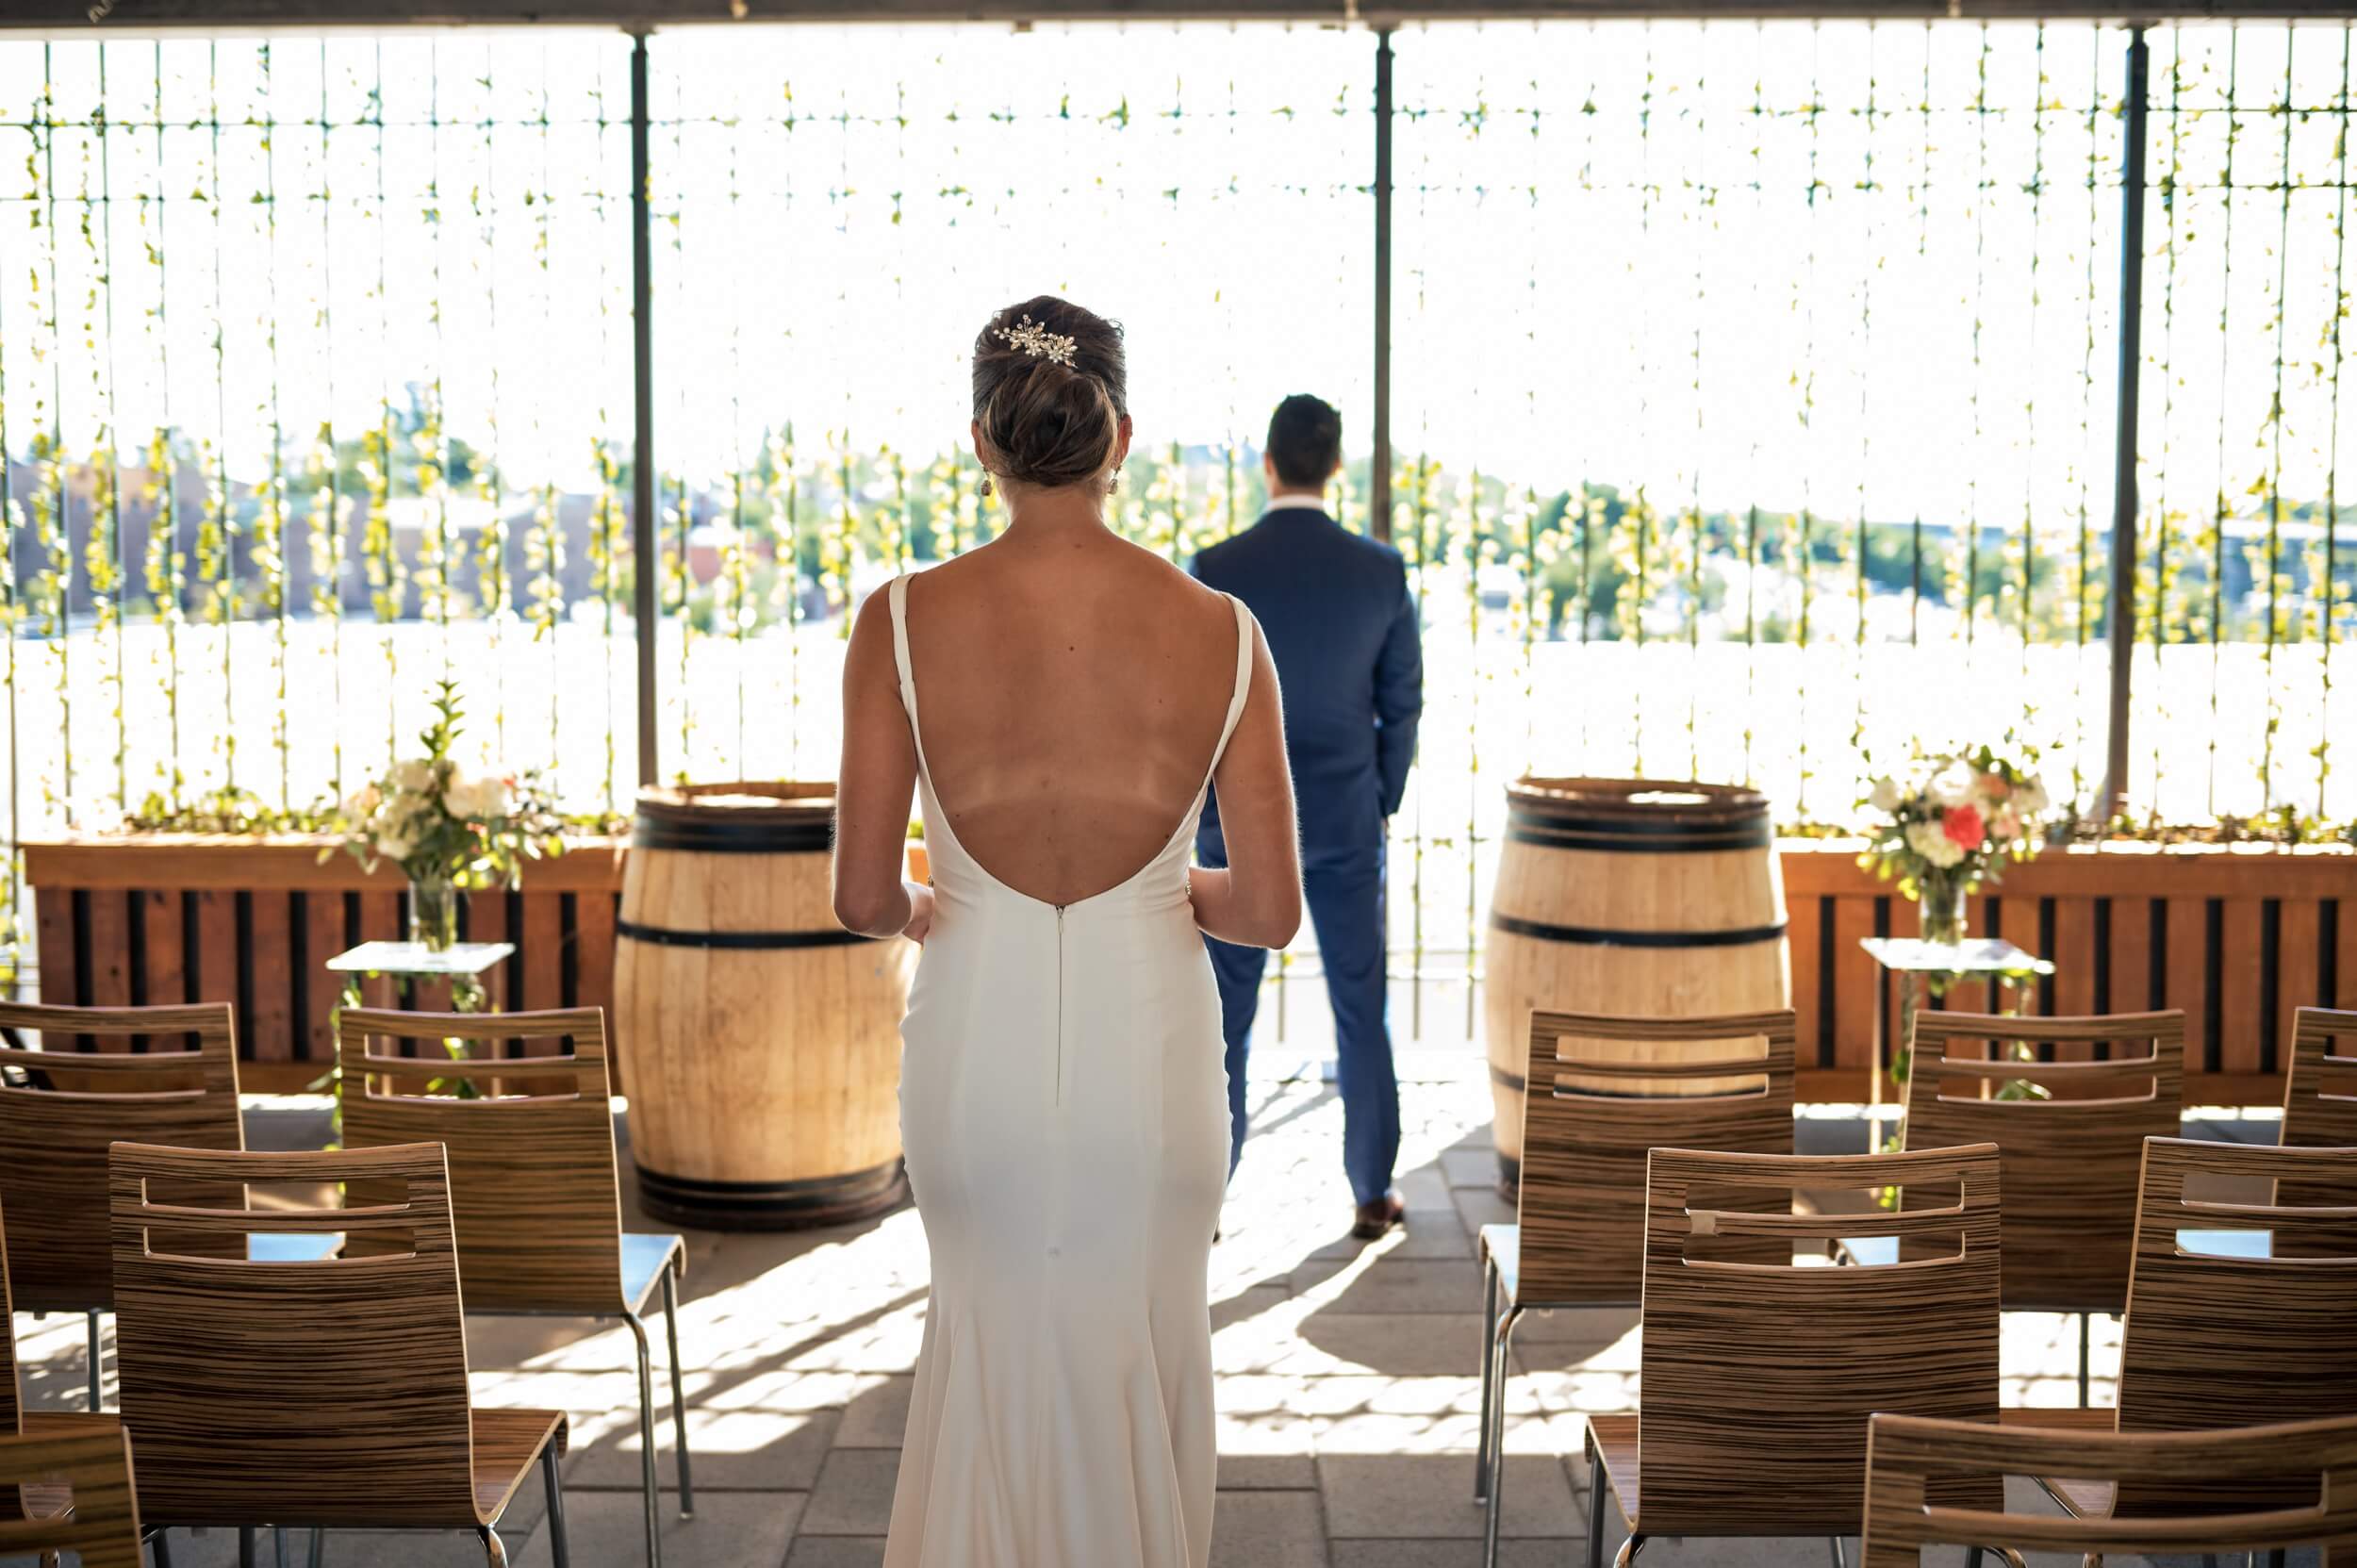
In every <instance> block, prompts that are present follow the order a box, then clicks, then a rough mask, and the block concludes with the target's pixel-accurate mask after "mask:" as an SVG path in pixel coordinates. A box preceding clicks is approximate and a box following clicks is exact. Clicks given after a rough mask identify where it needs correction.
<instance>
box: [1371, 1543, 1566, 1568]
mask: <svg viewBox="0 0 2357 1568" xmlns="http://www.w3.org/2000/svg"><path fill="white" fill-rule="evenodd" d="M1587 1553H1588V1543H1587V1539H1586V1538H1585V1537H1582V1538H1581V1539H1580V1540H1578V1541H1575V1542H1574V1541H1548V1540H1544V1539H1539V1540H1525V1541H1505V1540H1501V1541H1500V1542H1499V1543H1498V1568H1585V1564H1586V1563H1587V1560H1588V1556H1587ZM1327 1558H1328V1560H1329V1562H1330V1563H1331V1565H1332V1568H1481V1543H1480V1542H1478V1541H1344V1540H1342V1539H1340V1538H1337V1539H1336V1540H1335V1541H1334V1542H1333V1543H1331V1545H1330V1546H1329V1547H1328V1549H1327Z"/></svg>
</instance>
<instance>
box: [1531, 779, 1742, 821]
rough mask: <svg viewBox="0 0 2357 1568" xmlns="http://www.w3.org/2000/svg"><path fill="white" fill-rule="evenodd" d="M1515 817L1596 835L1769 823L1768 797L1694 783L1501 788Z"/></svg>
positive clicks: (1590, 782) (1585, 782)
mask: <svg viewBox="0 0 2357 1568" xmlns="http://www.w3.org/2000/svg"><path fill="white" fill-rule="evenodd" d="M1506 798H1507V803H1508V806H1509V807H1510V808H1511V810H1512V812H1513V814H1514V815H1515V816H1517V817H1534V818H1537V819H1539V820H1541V821H1544V822H1548V823H1555V824H1561V825H1567V826H1568V825H1582V826H1591V827H1593V828H1596V829H1599V830H1606V831H1609V830H1612V829H1616V828H1617V829H1620V830H1623V831H1634V832H1647V833H1662V832H1675V831H1677V830H1679V829H1681V828H1685V829H1707V828H1713V827H1726V828H1735V827H1746V828H1748V827H1752V826H1754V825H1755V824H1756V825H1764V824H1765V823H1766V822H1767V820H1768V797H1767V796H1765V795H1762V794H1761V793H1760V792H1759V791H1757V790H1755V789H1750V788H1746V787H1745V786H1743V785H1741V784H1704V783H1702V782H1700V781H1699V780H1674V781H1673V780H1660V779H1580V778H1542V777H1540V776H1538V775H1535V774H1527V773H1526V774H1525V775H1524V776H1523V777H1521V778H1519V779H1517V780H1515V781H1514V782H1513V783H1512V784H1508V785H1507V786H1506Z"/></svg>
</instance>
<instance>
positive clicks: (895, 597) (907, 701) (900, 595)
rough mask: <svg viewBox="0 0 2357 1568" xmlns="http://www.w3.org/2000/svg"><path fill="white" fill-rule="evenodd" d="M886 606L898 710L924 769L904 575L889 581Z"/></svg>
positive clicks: (923, 745) (906, 583) (907, 591)
mask: <svg viewBox="0 0 2357 1568" xmlns="http://www.w3.org/2000/svg"><path fill="white" fill-rule="evenodd" d="M885 593H886V602H888V603H889V604H890V605H891V608H892V663H893V667H894V668H897V669H898V671H899V672H900V706H902V707H903V708H906V709H907V710H908V716H909V737H910V738H911V739H912V740H914V741H915V742H916V766H917V767H918V768H919V769H920V770H922V769H923V767H924V766H925V737H924V736H923V735H922V734H919V733H918V732H917V728H916V672H915V668H914V667H912V666H911V665H910V663H909V578H908V573H907V572H905V571H904V572H902V573H900V575H899V576H898V577H895V578H894V579H893V580H892V584H891V586H890V587H889V588H887V589H886V590H885Z"/></svg>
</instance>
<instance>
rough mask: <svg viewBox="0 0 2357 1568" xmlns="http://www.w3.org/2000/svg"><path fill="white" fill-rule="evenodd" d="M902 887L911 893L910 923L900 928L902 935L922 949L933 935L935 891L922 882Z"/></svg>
mask: <svg viewBox="0 0 2357 1568" xmlns="http://www.w3.org/2000/svg"><path fill="white" fill-rule="evenodd" d="M901 885H902V886H904V887H906V888H907V889H908V892H909V923H908V924H907V925H905V926H902V927H901V928H900V934H901V935H903V936H905V937H907V938H908V939H909V940H910V941H912V942H914V943H915V944H916V945H917V946H918V947H920V948H921V947H923V946H924V945H925V938H926V937H927V936H930V935H931V934H932V929H933V890H932V889H931V887H928V886H927V885H926V884H925V883H921V882H912V883H902V884H901Z"/></svg>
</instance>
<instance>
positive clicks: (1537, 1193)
mask: <svg viewBox="0 0 2357 1568" xmlns="http://www.w3.org/2000/svg"><path fill="white" fill-rule="evenodd" d="M1796 1037H1797V1036H1796V1030H1795V1026H1794V1023H1793V1016H1792V1014H1791V1013H1790V1012H1788V1011H1787V1012H1779V1013H1756V1014H1739V1015H1729V1016H1720V1017H1704V1018H1614V1017H1601V1016H1584V1015H1574V1014H1566V1013H1538V1014H1534V1015H1532V1016H1531V1020H1530V1054H1529V1059H1528V1062H1527V1065H1526V1071H1525V1081H1524V1091H1523V1150H1524V1153H1523V1173H1522V1191H1521V1197H1520V1201H1519V1206H1518V1208H1517V1210H1516V1223H1514V1224H1512V1225H1485V1226H1483V1227H1482V1228H1481V1235H1480V1242H1481V1261H1482V1312H1481V1321H1482V1324H1483V1326H1484V1329H1485V1332H1484V1334H1483V1343H1482V1359H1481V1430H1480V1435H1479V1438H1478V1442H1477V1447H1476V1452H1475V1460H1474V1496H1475V1498H1487V1497H1488V1496H1489V1494H1490V1475H1491V1471H1492V1465H1493V1461H1494V1455H1495V1450H1494V1449H1493V1448H1492V1446H1491V1443H1490V1434H1491V1429H1492V1425H1493V1422H1492V1408H1493V1406H1496V1405H1498V1404H1501V1403H1502V1402H1503V1401H1504V1399H1505V1397H1506V1379H1507V1376H1508V1374H1507V1364H1508V1363H1507V1348H1508V1341H1509V1340H1510V1339H1511V1337H1512V1335H1513V1332H1514V1325H1515V1324H1516V1322H1518V1321H1519V1320H1520V1319H1521V1317H1522V1315H1523V1314H1524V1313H1525V1312H1548V1311H1554V1310H1558V1309H1568V1308H1580V1307H1634V1306H1636V1305H1637V1304H1638V1300H1639V1297H1640V1295H1641V1293H1642V1287H1643V1283H1644V1260H1645V1159H1646V1156H1647V1155H1648V1154H1649V1153H1651V1152H1652V1151H1653V1150H1654V1149H1655V1148H1656V1147H1665V1146H1666V1147H1680V1148H1713V1149H1728V1150H1737V1151H1741V1152H1747V1153H1754V1154H1789V1153H1791V1152H1792V1065H1793V1055H1794V1042H1795V1039H1796ZM1758 1041H1765V1050H1764V1053H1763V1051H1762V1049H1761V1048H1760V1047H1759V1046H1758V1045H1757V1044H1755V1042H1758ZM1632 1045H1642V1046H1644V1047H1645V1048H1647V1055H1648V1058H1649V1059H1648V1060H1646V1061H1644V1062H1641V1063H1640V1062H1631V1061H1626V1060H1617V1059H1615V1058H1617V1057H1619V1056H1621V1055H1624V1048H1625V1047H1628V1046H1632ZM1599 1048H1601V1049H1599ZM1731 1070H1733V1071H1734V1072H1737V1073H1739V1074H1741V1075H1744V1076H1739V1077H1737V1078H1734V1079H1733V1080H1730V1079H1729V1076H1728V1075H1729V1073H1730V1071H1731ZM1640 1079H1641V1080H1646V1081H1651V1082H1652V1083H1655V1084H1658V1083H1659V1082H1661V1081H1665V1080H1671V1081H1695V1080H1703V1079H1711V1080H1717V1081H1719V1082H1720V1083H1722V1084H1724V1083H1728V1082H1730V1081H1731V1082H1732V1083H1733V1084H1734V1085H1735V1086H1734V1087H1731V1088H1718V1089H1714V1090H1713V1092H1710V1093H1706V1094H1696V1095H1679V1096H1664V1095H1659V1094H1639V1093H1630V1092H1626V1091H1624V1092H1621V1093H1617V1094H1616V1093H1614V1092H1613V1086H1614V1085H1615V1084H1618V1083H1626V1082H1630V1081H1635V1080H1640ZM1787 1207H1789V1205H1787ZM1772 1245H1773V1244H1771V1246H1772ZM1777 1256H1778V1257H1779V1258H1782V1257H1783V1256H1784V1255H1783V1254H1777ZM1494 1425H1497V1426H1499V1427H1502V1426H1503V1422H1498V1423H1494ZM1490 1511H1491V1514H1492V1530H1491V1533H1492V1534H1494V1533H1495V1529H1494V1524H1495V1519H1494V1516H1495V1514H1496V1511H1497V1510H1496V1505H1495V1503H1494V1502H1492V1504H1491V1507H1490Z"/></svg>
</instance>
